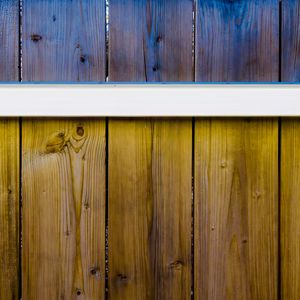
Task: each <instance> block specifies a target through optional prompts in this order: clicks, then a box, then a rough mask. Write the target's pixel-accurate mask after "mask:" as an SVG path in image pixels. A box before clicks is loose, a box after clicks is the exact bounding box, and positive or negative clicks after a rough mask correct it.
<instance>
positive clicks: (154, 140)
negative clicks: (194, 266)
mask: <svg viewBox="0 0 300 300" xmlns="http://www.w3.org/2000/svg"><path fill="white" fill-rule="evenodd" d="M192 5H193V3H192V1H181V0H175V1H168V0H164V1H158V0H154V1H146V0H145V1H144V0H142V1H134V0H129V1H128V0H126V1H125V0H112V1H110V7H109V11H110V20H109V22H110V33H109V80H110V81H192V80H193V56H192V38H193V32H192V23H193V15H192ZM191 134H192V122H191V119H187V120H181V121H179V120H175V119H173V120H171V119H165V120H151V121H150V120H149V121H147V120H137V119H129V120H124V119H122V120H117V119H110V120H109V165H108V167H109V206H108V224H109V230H108V241H109V242H108V244H109V286H108V288H109V297H110V299H130V300H131V299H176V298H179V299H189V298H190V292H191V284H192V283H191V236H190V232H191V206H192V202H191V199H192V194H191V174H192V158H191V155H192V136H191Z"/></svg>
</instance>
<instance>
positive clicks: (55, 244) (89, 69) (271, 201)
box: [0, 0, 300, 300]
mask: <svg viewBox="0 0 300 300" xmlns="http://www.w3.org/2000/svg"><path fill="white" fill-rule="evenodd" d="M106 8H107V4H106V3H105V0H51V1H50V0H23V1H21V2H19V1H17V0H1V1H0V80H1V81H24V82H33V81H64V82H70V81H72V82H74V81H75V82H77V81H81V82H83V81H101V82H102V81H105V80H108V81H149V82H150V81H176V82H177V81H205V82H207V81H247V82H248V81H264V82H278V81H292V82H294V81H298V80H299V79H300V51H299V47H300V17H299V16H300V2H299V1H297V0H282V1H281V2H280V1H279V0H236V1H233V0H195V2H194V1H192V0H110V1H109V9H108V11H107V10H106ZM107 13H108V16H109V18H108V23H109V31H108V33H106V26H107V20H106V14H107ZM107 37H108V39H107ZM107 41H108V43H107ZM242 100H243V99H241V101H242ZM2 101H9V100H7V99H5V100H4V99H2ZM41 101H43V99H41ZM82 101H83V103H84V99H83V100H82ZM99 101H100V99H99ZM199 101H201V99H199ZM299 101H300V99H299ZM0 110H1V108H0ZM0 134H1V136H2V142H1V144H0V174H1V176H0V268H1V270H0V299H1V300H2V299H3V300H6V299H8V300H9V299H20V298H21V297H22V299H41V300H44V299H46V300H47V299H61V300H63V299H105V298H109V299H123V300H126V299H129V300H134V299H137V300H140V299H190V298H192V299H279V298H280V299H300V188H299V187H300V120H297V119H280V118H268V119H258V118H255V119H253V118H247V119H245V118H236V119H220V118H218V119H216V118H201V119H200V118H187V119H166V118H161V119H151V118H150V119H116V118H106V119H81V118H77V119H62V118H60V119H36V118H35V119H29V118H23V119H22V118H21V119H1V121H0Z"/></svg>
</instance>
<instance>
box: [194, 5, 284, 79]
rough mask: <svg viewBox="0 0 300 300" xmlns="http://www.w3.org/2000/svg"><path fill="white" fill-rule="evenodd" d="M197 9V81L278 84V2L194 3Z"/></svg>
mask: <svg viewBox="0 0 300 300" xmlns="http://www.w3.org/2000/svg"><path fill="white" fill-rule="evenodd" d="M196 8H197V9H196V43H195V47H196V48H195V53H196V58H195V60H196V63H195V68H196V81H214V82H215V81H247V82H248V81H278V78H279V73H278V69H279V4H278V1H277V0H253V1H247V0H240V1H227V0H222V1H220V0H197V1H196Z"/></svg>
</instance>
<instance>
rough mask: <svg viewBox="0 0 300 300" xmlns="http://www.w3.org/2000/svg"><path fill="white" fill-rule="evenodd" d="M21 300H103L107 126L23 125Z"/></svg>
mask: <svg viewBox="0 0 300 300" xmlns="http://www.w3.org/2000/svg"><path fill="white" fill-rule="evenodd" d="M22 135H23V143H22V149H23V153H22V157H23V182H22V186H23V190H22V195H23V266H22V270H23V299H75V298H76V299H104V291H105V289H104V281H105V280H104V279H105V255H104V249H105V237H104V232H105V168H104V166H105V123H104V122H103V121H102V120H99V121H98V120H93V121H89V120H85V119H80V120H71V119H69V120H55V119H54V120H49V119H48V120H38V119H35V120H29V119H26V120H25V121H23V132H22Z"/></svg>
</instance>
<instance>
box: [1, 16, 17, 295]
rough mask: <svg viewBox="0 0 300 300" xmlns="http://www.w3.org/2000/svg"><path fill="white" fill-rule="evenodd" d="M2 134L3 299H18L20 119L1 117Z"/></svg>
mask: <svg viewBox="0 0 300 300" xmlns="http://www.w3.org/2000/svg"><path fill="white" fill-rule="evenodd" d="M0 13H1V12H0ZM0 135H1V136H2V139H3V142H2V143H1V146H0V195H1V197H0V268H1V272H0V299H8V300H10V299H19V252H20V251H19V153H20V152H19V151H20V149H19V121H18V119H0Z"/></svg>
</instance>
